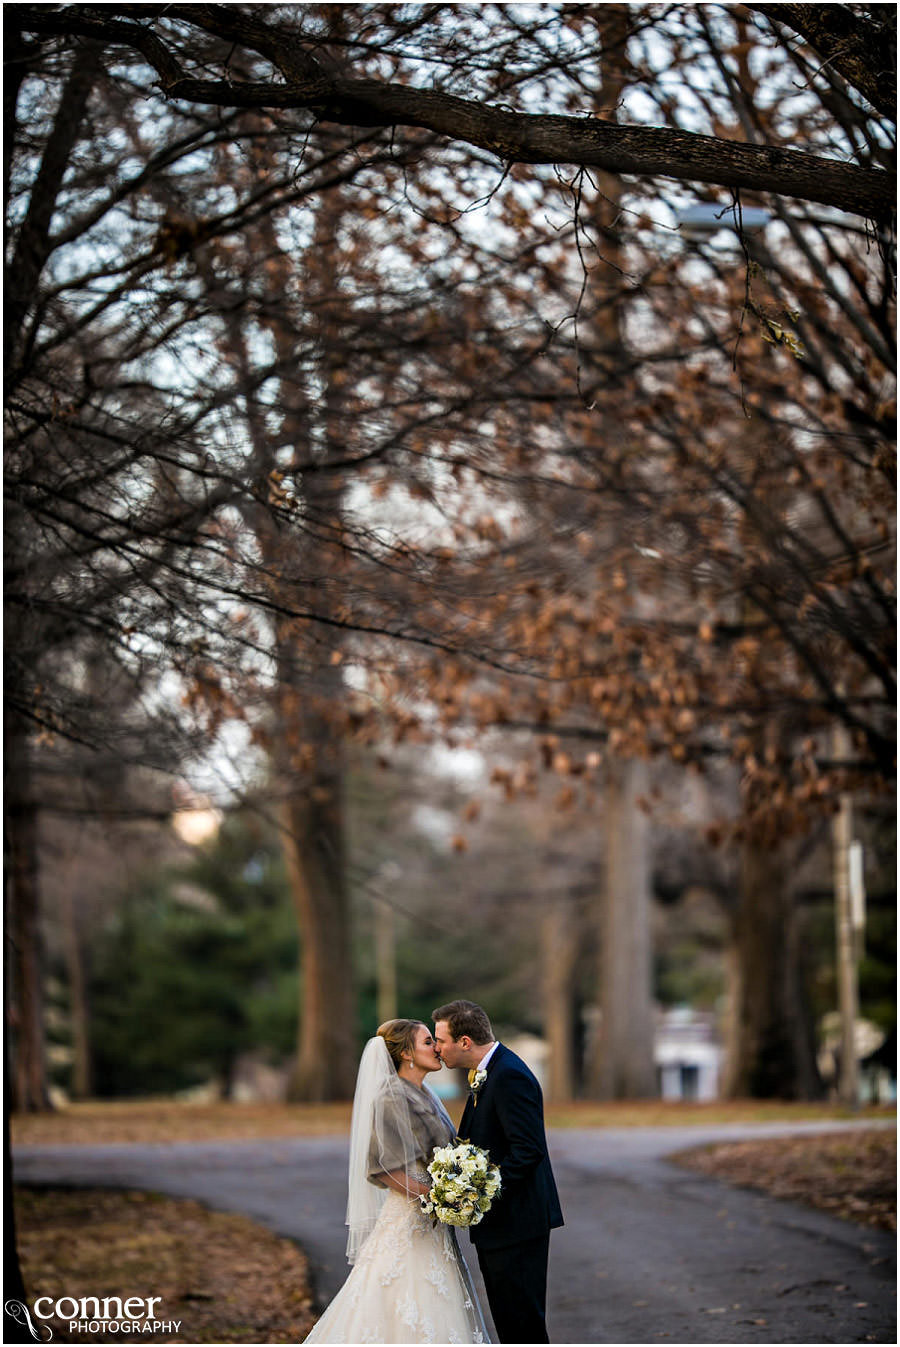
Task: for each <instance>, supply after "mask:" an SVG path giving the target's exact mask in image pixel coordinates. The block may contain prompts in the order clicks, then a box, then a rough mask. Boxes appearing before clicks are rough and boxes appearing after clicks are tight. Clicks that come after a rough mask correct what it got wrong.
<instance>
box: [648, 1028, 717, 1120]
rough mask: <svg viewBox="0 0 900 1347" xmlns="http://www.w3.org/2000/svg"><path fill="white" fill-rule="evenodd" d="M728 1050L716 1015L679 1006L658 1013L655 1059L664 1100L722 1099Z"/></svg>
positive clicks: (661, 1094) (654, 1044)
mask: <svg viewBox="0 0 900 1347" xmlns="http://www.w3.org/2000/svg"><path fill="white" fill-rule="evenodd" d="M723 1056H724V1049H723V1048H722V1045H721V1043H719V1041H718V1039H717V1037H716V1027H715V1016H714V1015H708V1014H704V1013H703V1012H702V1011H699V1010H692V1009H691V1008H690V1007H689V1006H679V1007H677V1008H675V1009H673V1010H661V1011H659V1012H658V1014H657V1021H656V1032H655V1035H654V1042H653V1058H654V1061H655V1062H656V1073H657V1077H658V1079H659V1093H660V1098H662V1099H689V1100H690V1099H696V1100H708V1099H718V1097H719V1080H720V1076H721V1070H722V1058H723Z"/></svg>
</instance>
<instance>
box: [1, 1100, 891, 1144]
mask: <svg viewBox="0 0 900 1347" xmlns="http://www.w3.org/2000/svg"><path fill="white" fill-rule="evenodd" d="M449 1108H450V1113H451V1115H452V1116H453V1117H454V1119H455V1120H456V1121H458V1120H459V1117H460V1115H461V1113H462V1100H456V1101H451V1102H450V1105H449ZM546 1116H547V1125H548V1126H549V1127H660V1126H673V1127H674V1126H682V1127H683V1126H690V1125H691V1124H692V1123H720V1122H754V1123H757V1122H788V1121H789V1122H799V1121H801V1120H814V1121H827V1120H830V1119H834V1120H839V1119H846V1118H850V1117H860V1118H865V1117H873V1118H878V1117H881V1118H885V1117H892V1116H893V1112H892V1111H891V1110H887V1109H866V1110H862V1111H861V1112H860V1113H858V1114H852V1113H850V1112H849V1111H848V1110H846V1109H842V1108H841V1107H840V1106H839V1105H837V1104H783V1103H778V1102H769V1101H759V1100H736V1101H725V1102H722V1103H713V1104H664V1103H661V1102H660V1101H658V1100H650V1101H647V1102H625V1103H612V1104H599V1103H593V1102H591V1101H589V1100H578V1101H576V1102H574V1103H570V1104H559V1105H553V1104H551V1105H549V1106H548V1107H547V1110H546ZM10 1129H11V1135H12V1142H13V1145H19V1146H26V1145H31V1146H66V1145H91V1144H95V1145H102V1144H106V1143H108V1142H113V1143H114V1142H126V1141H132V1142H166V1141H241V1140H253V1139H255V1138H259V1139H265V1138H275V1137H302V1136H323V1135H327V1134H329V1133H338V1132H349V1130H350V1105H349V1103H347V1104H234V1103H230V1102H218V1103H204V1104H196V1103H186V1102H184V1101H180V1100H167V1099H147V1100H141V1099H135V1100H132V1099H128V1100H92V1101H90V1102H87V1103H72V1104H67V1105H65V1107H63V1108H59V1109H56V1110H55V1111H54V1112H51V1113H30V1114H21V1113H19V1114H14V1115H13V1116H12V1119H11V1122H10Z"/></svg>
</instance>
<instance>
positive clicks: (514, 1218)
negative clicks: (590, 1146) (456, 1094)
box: [459, 1043, 563, 1249]
mask: <svg viewBox="0 0 900 1347" xmlns="http://www.w3.org/2000/svg"><path fill="white" fill-rule="evenodd" d="M459 1135H460V1136H461V1137H462V1138H463V1139H464V1140H466V1141H471V1142H472V1143H473V1144H474V1145H476V1146H481V1147H483V1149H484V1150H486V1151H487V1152H488V1154H489V1155H490V1157H491V1161H492V1162H493V1163H494V1164H495V1165H497V1166H498V1167H499V1169H500V1179H501V1185H502V1186H501V1190H500V1193H499V1195H498V1196H497V1197H496V1198H495V1199H494V1201H493V1204H492V1206H491V1209H490V1211H489V1212H488V1213H487V1215H486V1216H485V1217H484V1220H483V1221H481V1223H480V1224H479V1225H474V1226H472V1227H471V1228H470V1234H471V1238H472V1243H473V1244H475V1245H477V1246H478V1248H480V1249H500V1248H504V1247H507V1246H508V1245H511V1244H520V1243H522V1242H523V1241H524V1240H529V1239H536V1238H537V1237H538V1236H540V1235H545V1234H547V1233H548V1232H549V1231H550V1230H553V1229H555V1228H556V1227H557V1226H560V1225H562V1224H563V1217H562V1210H561V1209H560V1205H559V1195H558V1193H557V1191H556V1181H555V1179H554V1178H553V1170H552V1169H551V1168H550V1157H549V1155H548V1154H547V1138H546V1135H545V1133H544V1101H543V1096H542V1095H541V1087H540V1085H539V1084H538V1082H537V1080H536V1078H535V1077H534V1075H533V1074H532V1072H531V1071H529V1069H528V1067H527V1066H526V1065H525V1063H524V1062H523V1061H522V1059H521V1057H517V1056H516V1054H515V1053H514V1052H511V1051H510V1049H509V1048H507V1047H504V1046H503V1044H502V1043H501V1044H499V1046H498V1047H497V1048H496V1050H495V1052H494V1055H493V1056H492V1057H491V1060H490V1062H489V1063H488V1066H487V1079H486V1080H485V1082H484V1084H483V1085H482V1087H481V1089H480V1090H479V1092H478V1098H477V1103H475V1102H474V1101H473V1099H472V1096H471V1094H470V1095H469V1099H468V1102H467V1104H466V1107H465V1110H464V1111H463V1116H462V1119H461V1121H460V1124H459Z"/></svg>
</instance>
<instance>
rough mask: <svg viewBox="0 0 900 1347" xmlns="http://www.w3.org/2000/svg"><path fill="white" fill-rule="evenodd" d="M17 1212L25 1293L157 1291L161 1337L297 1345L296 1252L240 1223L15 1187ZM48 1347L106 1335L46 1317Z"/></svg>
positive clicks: (112, 1195) (151, 1203) (193, 1209)
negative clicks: (164, 1328)
mask: <svg viewBox="0 0 900 1347" xmlns="http://www.w3.org/2000/svg"><path fill="white" fill-rule="evenodd" d="M15 1217H16V1227H17V1236H18V1240H17V1243H18V1248H19V1258H20V1261H21V1265H22V1274H23V1277H24V1280H25V1286H26V1290H27V1295H28V1301H29V1303H30V1304H33V1303H34V1301H35V1299H36V1298H37V1297H39V1296H49V1297H50V1299H51V1301H53V1302H56V1301H57V1300H59V1299H60V1298H61V1297H63V1296H72V1297H74V1298H75V1299H76V1300H81V1299H82V1297H85V1296H96V1297H99V1298H100V1299H101V1301H102V1299H104V1298H105V1297H113V1296H118V1297H119V1298H121V1299H122V1300H123V1301H124V1300H126V1299H127V1298H128V1297H132V1296H134V1297H140V1298H141V1299H143V1300H146V1299H147V1298H148V1297H149V1296H159V1297H160V1303H159V1304H158V1305H157V1306H155V1307H154V1316H155V1319H156V1320H157V1321H160V1322H163V1323H168V1322H171V1321H178V1320H180V1321H181V1327H180V1330H179V1331H178V1332H177V1333H168V1332H167V1333H156V1334H155V1335H154V1336H155V1337H157V1338H162V1339H164V1340H165V1341H166V1342H189V1343H226V1342H244V1343H246V1342H253V1343H257V1342H259V1343H265V1342H281V1343H291V1342H303V1340H304V1338H305V1337H306V1335H307V1334H308V1333H309V1331H310V1329H311V1327H312V1325H313V1322H314V1319H315V1314H314V1312H313V1306H312V1295H311V1291H310V1285H309V1267H308V1263H307V1260H306V1257H305V1255H304V1254H303V1253H302V1252H301V1250H300V1249H299V1248H298V1247H297V1245H296V1244H294V1243H293V1242H292V1241H291V1240H288V1239H281V1238H279V1237H278V1236H277V1235H274V1234H272V1233H271V1231H268V1230H265V1229H263V1227H261V1226H259V1225H257V1224H256V1223H255V1222H253V1221H250V1220H248V1219H247V1218H246V1217H244V1216H235V1215H231V1214H228V1213H224V1212H213V1211H209V1210H207V1208H205V1207H203V1206H202V1205H201V1204H200V1203H198V1202H193V1201H186V1200H180V1199H179V1200H173V1199H171V1198H166V1197H160V1196H159V1195H158V1194H155V1193H137V1192H110V1191H107V1190H105V1189H81V1190H73V1189H61V1188H18V1189H16V1191H15ZM45 1322H46V1323H47V1324H48V1325H49V1326H50V1327H51V1328H52V1329H53V1341H55V1342H108V1341H109V1339H110V1334H109V1333H108V1332H103V1331H102V1330H101V1331H99V1332H97V1333H94V1334H92V1333H90V1332H81V1331H72V1330H70V1329H69V1324H68V1322H67V1321H61V1320H57V1319H49V1320H46V1321H45Z"/></svg>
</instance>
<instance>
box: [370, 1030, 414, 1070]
mask: <svg viewBox="0 0 900 1347" xmlns="http://www.w3.org/2000/svg"><path fill="white" fill-rule="evenodd" d="M423 1027H424V1026H423V1024H422V1021H421V1020H385V1022H384V1024H379V1026H378V1029H377V1035H378V1037H379V1038H383V1039H384V1041H385V1043H386V1044H387V1050H388V1052H389V1053H390V1054H391V1061H392V1062H393V1063H394V1066H395V1067H396V1068H397V1070H398V1071H399V1070H400V1067H401V1066H402V1065H403V1057H404V1055H406V1056H409V1054H410V1053H411V1052H412V1051H413V1049H414V1048H415V1043H416V1034H417V1032H418V1030H419V1029H422V1028H423Z"/></svg>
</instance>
